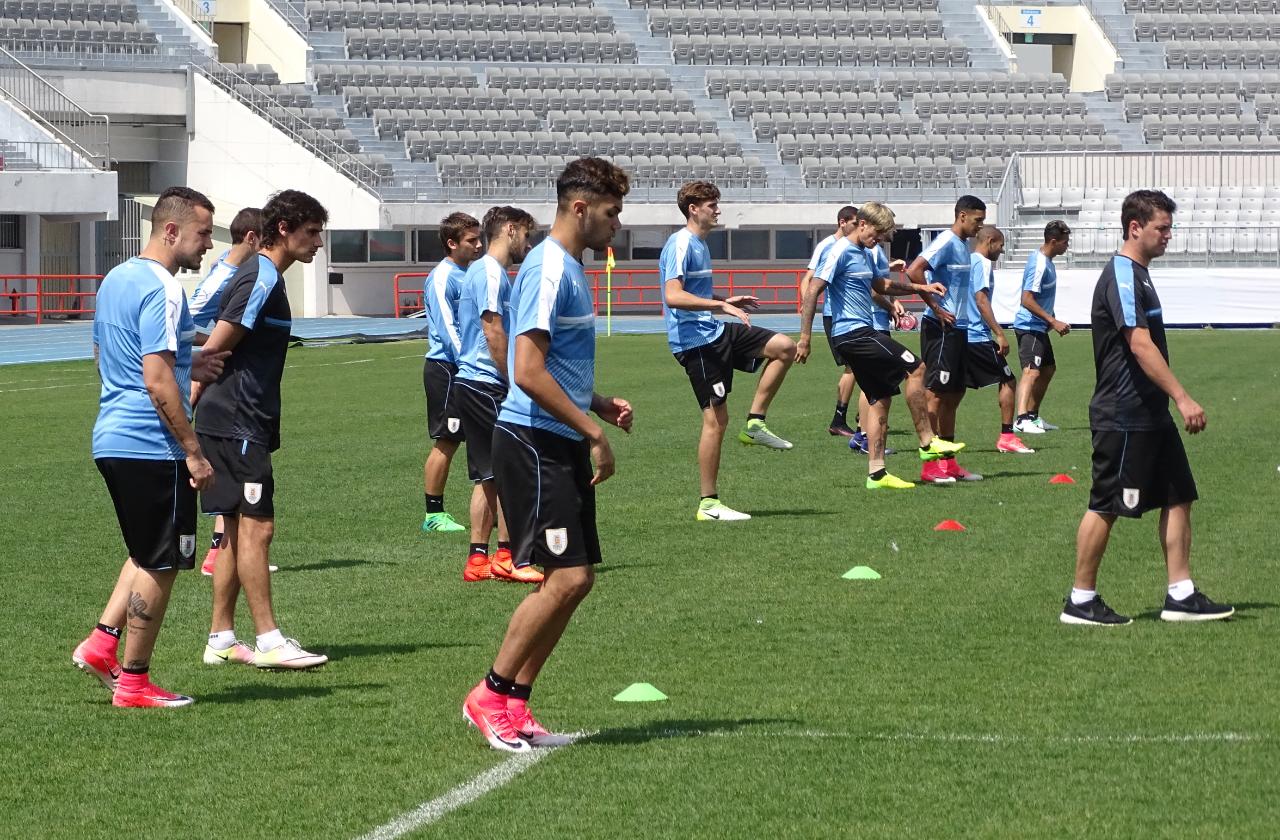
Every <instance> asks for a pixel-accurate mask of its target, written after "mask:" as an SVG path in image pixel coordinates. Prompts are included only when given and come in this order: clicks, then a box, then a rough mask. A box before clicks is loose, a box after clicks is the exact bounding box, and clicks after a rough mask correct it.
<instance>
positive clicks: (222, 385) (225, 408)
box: [196, 254, 293, 452]
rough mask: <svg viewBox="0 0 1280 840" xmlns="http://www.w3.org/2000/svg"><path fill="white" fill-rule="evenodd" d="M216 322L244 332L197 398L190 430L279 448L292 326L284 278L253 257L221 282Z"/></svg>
mask: <svg viewBox="0 0 1280 840" xmlns="http://www.w3.org/2000/svg"><path fill="white" fill-rule="evenodd" d="M218 320H219V321H231V322H233V323H236V324H240V325H241V326H243V327H244V328H245V329H247V330H248V332H247V333H246V334H245V336H244V337H243V338H242V339H240V343H239V344H237V345H236V346H235V348H234V349H233V350H232V351H231V355H230V356H229V357H228V358H227V361H226V366H225V367H224V368H223V370H222V376H220V377H219V378H218V381H217V382H214V383H212V384H210V385H209V386H208V387H207V388H206V389H205V392H204V394H203V395H202V396H201V398H200V404H199V406H198V413H197V415H196V430H197V431H198V432H199V433H200V434H203V435H209V436H210V437H218V438H229V439H231V440H247V441H250V442H252V443H257V444H261V445H263V446H266V447H267V448H268V449H270V450H271V451H273V452H274V451H275V450H277V449H279V448H280V379H281V377H282V376H283V375H284V359H285V354H286V353H287V352H288V350H289V330H290V328H291V327H292V326H293V320H292V314H291V312H290V310H289V297H288V295H286V294H285V288H284V278H282V277H281V276H280V273H279V272H278V271H277V270H276V267H275V263H273V262H271V260H270V259H268V258H267V257H264V256H262V255H261V254H259V255H258V258H257V259H256V260H245V263H244V265H242V266H240V268H239V270H237V271H236V273H235V274H234V275H232V277H231V279H230V280H228V281H227V286H226V288H225V289H224V290H223V292H222V301H221V302H220V303H219V305H218Z"/></svg>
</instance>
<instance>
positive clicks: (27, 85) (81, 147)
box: [0, 47, 111, 169]
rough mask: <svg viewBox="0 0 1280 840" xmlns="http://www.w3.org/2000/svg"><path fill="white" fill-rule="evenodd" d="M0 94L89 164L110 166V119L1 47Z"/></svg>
mask: <svg viewBox="0 0 1280 840" xmlns="http://www.w3.org/2000/svg"><path fill="white" fill-rule="evenodd" d="M0 94H3V95H4V96H5V98H6V99H8V100H9V101H10V102H11V103H12V104H13V105H15V106H16V107H18V108H19V109H20V110H21V111H22V112H23V113H24V114H26V115H27V116H28V117H29V118H30V119H31V120H32V121H34V122H35V123H36V124H37V125H39V126H40V127H41V128H43V129H44V130H45V131H47V132H49V133H50V134H52V135H53V136H54V138H55V139H57V140H58V141H60V142H61V143H63V144H64V145H66V146H68V147H69V148H70V149H71V150H72V151H73V152H75V153H76V154H77V155H79V156H81V157H82V158H84V159H85V160H86V161H88V162H89V163H90V164H91V165H92V166H94V167H96V168H98V169H107V168H109V167H110V165H111V121H110V119H109V118H108V117H107V116H106V115H105V114H93V113H90V112H89V111H86V110H85V109H84V108H82V107H80V105H79V103H77V102H76V101H75V100H73V99H72V98H71V97H69V96H67V95H66V94H65V93H63V92H62V91H60V90H58V89H57V88H56V87H54V86H53V85H52V84H50V83H49V82H48V80H46V79H45V78H44V77H43V76H41V75H40V74H39V73H37V72H36V71H35V70H32V69H31V68H30V67H28V66H27V65H26V64H24V63H23V62H22V61H21V60H19V59H18V57H17V56H15V55H14V54H13V53H11V52H9V51H8V50H6V49H5V48H4V47H0Z"/></svg>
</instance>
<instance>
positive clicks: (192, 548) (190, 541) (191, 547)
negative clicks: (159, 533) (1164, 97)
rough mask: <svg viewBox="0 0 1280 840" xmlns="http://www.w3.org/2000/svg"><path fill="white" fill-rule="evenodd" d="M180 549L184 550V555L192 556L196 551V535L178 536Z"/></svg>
mask: <svg viewBox="0 0 1280 840" xmlns="http://www.w3.org/2000/svg"><path fill="white" fill-rule="evenodd" d="M178 551H180V552H182V556H183V557H190V556H191V555H193V554H195V553H196V535H195V534H183V535H181V536H180V537H178Z"/></svg>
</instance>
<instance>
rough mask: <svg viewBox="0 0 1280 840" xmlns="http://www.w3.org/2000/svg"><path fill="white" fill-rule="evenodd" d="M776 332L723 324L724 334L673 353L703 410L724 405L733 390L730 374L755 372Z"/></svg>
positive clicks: (743, 325) (744, 325) (762, 328)
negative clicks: (737, 371) (682, 366)
mask: <svg viewBox="0 0 1280 840" xmlns="http://www.w3.org/2000/svg"><path fill="white" fill-rule="evenodd" d="M775 335H777V333H775V332H774V331H773V330H766V329H765V328H764V327H748V326H747V325H746V324H725V325H724V332H722V333H721V334H720V337H719V338H717V339H716V340H715V341H713V342H711V343H710V344H703V345H702V346H700V347H694V348H693V349H691V350H684V351H681V352H679V353H676V354H675V357H676V361H678V362H679V363H680V364H682V365H684V370H685V373H687V374H689V382H690V383H692V385H693V394H694V396H696V397H697V398H698V405H699V406H700V407H702V408H704V409H706V408H710V407H711V406H714V405H723V404H724V402H725V401H726V400H728V399H729V392H731V391H732V390H733V372H734V370H740V371H743V372H744V373H755V372H756V371H757V370H759V369H760V362H761V361H763V360H764V346H765V345H766V344H768V343H769V339H771V338H773V337H774V336H775Z"/></svg>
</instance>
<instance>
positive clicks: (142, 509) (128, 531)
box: [94, 458, 196, 572]
mask: <svg viewBox="0 0 1280 840" xmlns="http://www.w3.org/2000/svg"><path fill="white" fill-rule="evenodd" d="M94 463H95V464H97V465H98V472H100V473H102V478H103V480H104V481H106V483H107V492H108V493H110V494H111V503H112V504H113V505H114V506H115V509H116V519H117V520H118V521H119V523H120V533H121V535H123V536H124V544H125V546H126V547H127V548H128V549H129V556H130V557H132V558H133V562H134V563H136V564H137V565H138V567H139V568H142V569H149V570H151V571H153V572H167V571H172V570H175V569H190V568H192V567H194V566H195V557H196V491H195V490H193V489H192V487H191V473H190V472H188V471H187V462H186V461H185V460H182V461H148V460H144V459H141V458H97V459H95V460H94Z"/></svg>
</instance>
